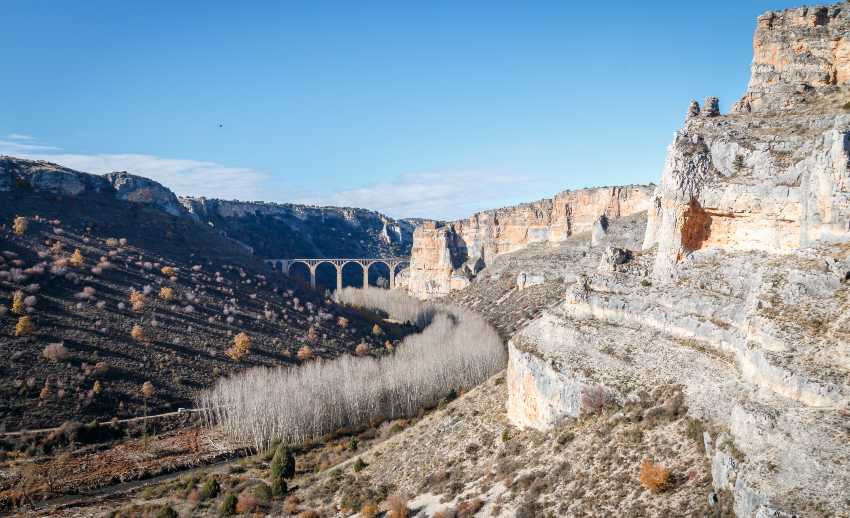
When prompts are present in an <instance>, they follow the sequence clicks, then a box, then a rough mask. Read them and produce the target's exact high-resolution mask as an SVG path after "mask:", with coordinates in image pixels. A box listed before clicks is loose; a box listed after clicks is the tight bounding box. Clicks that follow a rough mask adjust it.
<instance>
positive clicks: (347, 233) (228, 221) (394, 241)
mask: <svg viewBox="0 0 850 518" xmlns="http://www.w3.org/2000/svg"><path fill="white" fill-rule="evenodd" d="M16 189H27V190H32V191H37V192H43V193H46V194H50V195H56V196H67V197H76V196H79V195H81V194H83V193H96V194H106V195H109V194H111V195H113V196H114V197H115V198H118V199H119V200H123V201H127V202H131V203H138V204H143V205H147V206H151V207H154V208H157V209H159V210H162V211H163V212H165V213H167V214H170V215H172V216H176V217H182V218H191V219H194V220H196V221H198V222H201V223H204V224H206V225H209V226H211V227H214V228H215V229H217V230H218V231H219V232H220V233H222V234H223V235H225V236H226V237H228V238H230V239H232V240H235V241H237V242H239V243H241V244H242V245H244V246H245V247H246V249H248V250H250V251H251V252H252V253H253V254H255V255H257V256H259V257H262V258H294V257H380V256H408V255H410V250H411V246H412V243H413V229H414V227H415V226H416V224H417V223H418V222H420V221H421V220H404V219H402V220H395V219H393V218H390V217H389V216H386V215H384V214H381V213H379V212H376V211H372V210H367V209H359V208H351V207H318V206H309V205H297V204H290V203H283V204H279V203H269V202H257V201H253V202H244V201H238V200H220V199H213V198H204V197H191V196H181V197H178V196H176V195H175V194H174V193H173V192H172V191H171V190H170V189H168V188H167V187H165V186H163V185H162V184H160V183H158V182H156V181H154V180H151V179H149V178H145V177H142V176H137V175H133V174H130V173H127V172H113V173H108V174H105V175H96V174H91V173H85V172H81V171H76V170H73V169H70V168H67V167H63V166H61V165H58V164H54V163H51V162H47V161H43V160H26V159H21V158H16V157H11V156H0V192H10V191H14V190H16Z"/></svg>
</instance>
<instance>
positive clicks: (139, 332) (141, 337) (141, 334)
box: [130, 324, 148, 342]
mask: <svg viewBox="0 0 850 518" xmlns="http://www.w3.org/2000/svg"><path fill="white" fill-rule="evenodd" d="M130 336H132V337H133V340H135V341H137V342H147V341H148V337H147V335H146V334H145V329H144V328H143V327H142V326H140V325H139V324H135V325H134V326H133V329H132V330H131V331H130Z"/></svg>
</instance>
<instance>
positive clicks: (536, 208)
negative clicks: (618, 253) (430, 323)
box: [407, 185, 652, 298]
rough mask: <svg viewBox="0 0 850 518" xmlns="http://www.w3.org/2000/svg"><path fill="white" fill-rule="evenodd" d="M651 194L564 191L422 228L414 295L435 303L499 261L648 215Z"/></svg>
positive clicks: (412, 275)
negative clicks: (597, 226)
mask: <svg viewBox="0 0 850 518" xmlns="http://www.w3.org/2000/svg"><path fill="white" fill-rule="evenodd" d="M651 193H652V187H651V186H643V185H632V186H625V187H601V188H598V189H581V190H576V191H564V192H562V193H560V194H558V195H556V196H555V197H554V198H549V199H545V200H541V201H537V202H534V203H527V204H522V205H517V206H515V207H507V208H502V209H497V210H491V211H485V212H479V213H477V214H474V215H473V216H472V217H470V218H469V219H465V220H460V221H455V222H452V223H448V224H436V223H429V224H425V225H421V226H419V227H417V228H416V231H415V232H414V235H413V249H412V252H411V264H410V272H409V276H408V281H407V282H408V291H409V292H410V293H411V294H412V295H414V296H417V297H420V298H432V297H439V296H442V295H445V294H447V293H449V292H450V291H452V290H456V289H461V288H463V287H464V286H466V285H468V284H469V282H470V279H472V278H473V277H474V276H475V275H476V274H477V273H478V272H479V271H480V270H481V269H482V268H484V267H485V266H486V265H487V264H488V262H490V261H491V260H492V259H493V258H494V257H496V256H498V255H500V254H504V253H508V252H513V251H516V250H519V249H522V248H524V247H526V246H528V245H529V244H531V243H539V242H549V243H558V242H561V241H563V240H565V239H566V238H568V237H569V236H571V235H573V234H576V233H581V232H587V231H590V230H591V227H592V226H593V224H594V222H595V221H596V220H597V219H599V218H600V216H603V215H604V216H605V217H606V218H608V219H617V218H620V217H623V216H628V215H631V214H635V213H637V212H642V211H645V210H647V208H648V207H649V202H650V196H651Z"/></svg>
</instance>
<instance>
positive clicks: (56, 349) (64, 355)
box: [41, 342, 71, 362]
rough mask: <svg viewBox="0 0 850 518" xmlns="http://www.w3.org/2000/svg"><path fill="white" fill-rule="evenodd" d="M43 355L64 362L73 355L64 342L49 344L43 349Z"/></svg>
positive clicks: (53, 360)
mask: <svg viewBox="0 0 850 518" xmlns="http://www.w3.org/2000/svg"><path fill="white" fill-rule="evenodd" d="M41 355H42V356H44V358H45V359H47V360H50V361H52V362H62V361H65V360H67V359H68V358H70V357H71V353H70V351H68V348H67V347H65V344H63V343H62V342H58V343H55V344H47V345H46V346H45V347H44V350H42V351H41Z"/></svg>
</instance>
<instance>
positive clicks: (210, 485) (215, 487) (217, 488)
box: [201, 478, 221, 500]
mask: <svg viewBox="0 0 850 518" xmlns="http://www.w3.org/2000/svg"><path fill="white" fill-rule="evenodd" d="M219 493H221V485H220V484H219V483H218V480H216V479H214V478H209V479H207V481H206V482H204V485H203V486H201V499H202V500H209V499H210V498H215V497H217V496H218V494H219Z"/></svg>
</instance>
